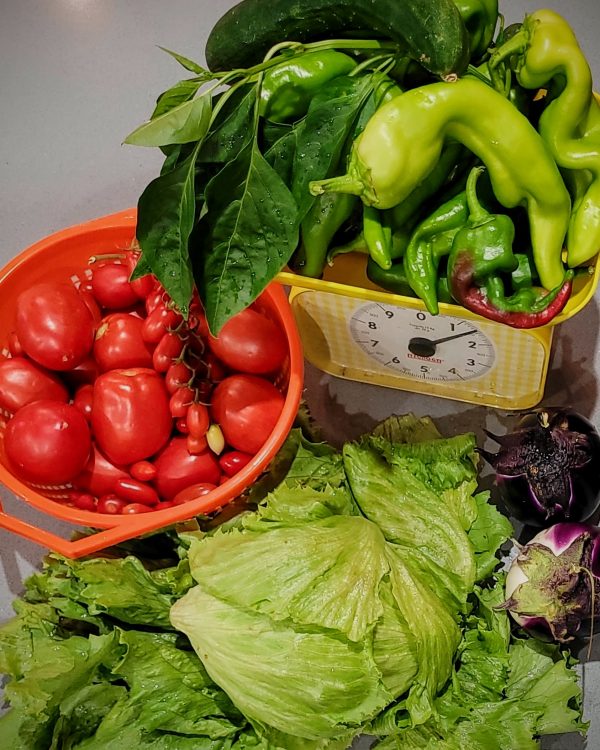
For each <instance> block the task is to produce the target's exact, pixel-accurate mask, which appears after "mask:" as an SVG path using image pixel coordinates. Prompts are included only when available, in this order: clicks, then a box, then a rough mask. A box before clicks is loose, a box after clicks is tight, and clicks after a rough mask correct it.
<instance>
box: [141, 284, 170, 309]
mask: <svg viewBox="0 0 600 750" xmlns="http://www.w3.org/2000/svg"><path fill="white" fill-rule="evenodd" d="M165 299H166V295H165V290H164V288H163V287H162V286H161V285H160V284H159V285H158V286H156V287H155V289H154V290H153V291H152V292H150V294H149V295H148V296H147V297H146V299H145V300H144V306H145V308H146V314H147V315H150V313H151V312H152V311H153V310H155V309H156V308H157V307H164V306H165Z"/></svg>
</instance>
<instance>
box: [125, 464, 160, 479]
mask: <svg viewBox="0 0 600 750" xmlns="http://www.w3.org/2000/svg"><path fill="white" fill-rule="evenodd" d="M129 473H130V474H131V476H132V477H133V478H134V479H137V480H138V482H151V481H152V480H153V479H154V477H155V476H156V466H155V465H154V464H153V463H152V462H150V461H136V462H135V463H134V464H131V466H130V467H129Z"/></svg>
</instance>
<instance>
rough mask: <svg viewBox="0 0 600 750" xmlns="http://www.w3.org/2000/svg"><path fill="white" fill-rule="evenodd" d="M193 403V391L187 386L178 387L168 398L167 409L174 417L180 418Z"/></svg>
mask: <svg viewBox="0 0 600 750" xmlns="http://www.w3.org/2000/svg"><path fill="white" fill-rule="evenodd" d="M193 403H194V391H193V390H192V389H191V388H188V387H187V386H184V387H183V388H178V389H177V390H176V391H175V393H173V394H172V395H171V398H170V399H169V409H170V410H171V416H172V417H173V418H174V419H182V418H183V417H185V415H186V414H187V410H188V409H189V408H190V406H191V405H192V404H193Z"/></svg>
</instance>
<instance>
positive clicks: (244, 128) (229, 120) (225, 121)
mask: <svg viewBox="0 0 600 750" xmlns="http://www.w3.org/2000/svg"><path fill="white" fill-rule="evenodd" d="M215 103H216V100H215ZM219 103H220V100H219ZM255 103H256V87H255V86H241V87H240V88H238V89H236V90H235V91H234V92H233V93H232V94H231V95H228V96H227V100H226V101H225V102H224V103H223V105H222V108H221V109H220V111H219V113H218V115H216V116H215V117H214V120H213V122H212V124H211V127H210V130H209V131H208V134H207V136H206V138H205V139H204V143H203V144H202V148H201V149H200V153H199V155H198V161H201V162H216V163H219V164H225V163H226V162H228V161H231V160H232V159H235V157H236V156H237V155H238V154H239V152H240V151H241V150H242V149H243V148H244V146H246V145H247V144H248V143H249V141H250V140H251V138H252V136H253V134H254V127H253V120H254V105H255Z"/></svg>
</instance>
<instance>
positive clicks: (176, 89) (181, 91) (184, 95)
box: [150, 80, 200, 120]
mask: <svg viewBox="0 0 600 750" xmlns="http://www.w3.org/2000/svg"><path fill="white" fill-rule="evenodd" d="M199 88H200V81H190V80H185V81H179V82H178V83H176V84H175V85H174V86H171V88H170V89H167V90H166V91H163V93H162V94H161V95H160V96H159V97H158V99H157V100H156V106H155V107H154V112H152V114H151V115H150V119H151V120H155V119H156V118H157V117H160V116H161V115H164V114H165V112H170V111H171V110H172V109H174V108H175V107H178V106H179V105H180V104H183V103H184V102H189V101H190V99H193V98H194V97H195V96H196V93H197V91H198V89H199Z"/></svg>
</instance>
